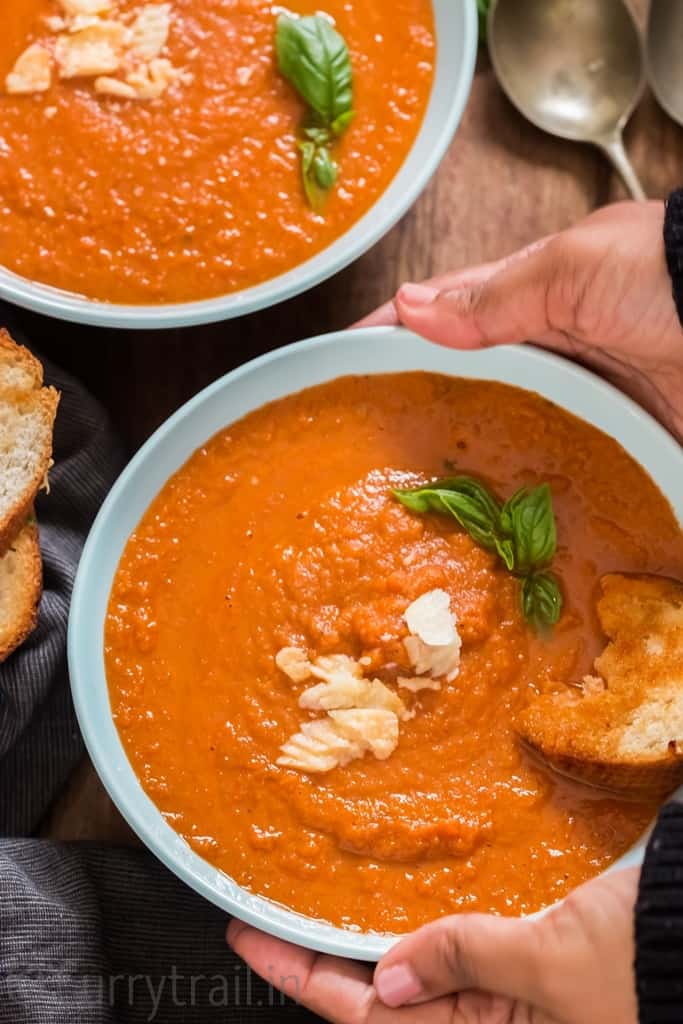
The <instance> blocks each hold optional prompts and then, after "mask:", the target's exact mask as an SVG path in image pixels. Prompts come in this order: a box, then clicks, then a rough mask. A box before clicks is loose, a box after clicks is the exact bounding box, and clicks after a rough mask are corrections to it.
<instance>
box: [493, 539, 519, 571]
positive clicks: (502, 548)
mask: <svg viewBox="0 0 683 1024" xmlns="http://www.w3.org/2000/svg"><path fill="white" fill-rule="evenodd" d="M496 551H497V552H498V554H499V556H500V557H501V558H502V560H503V561H504V562H505V568H506V569H507V570H508V571H509V572H512V571H513V570H514V568H515V546H514V544H513V543H512V541H511V540H510V538H509V537H506V538H502V539H501V538H500V537H497V538H496Z"/></svg>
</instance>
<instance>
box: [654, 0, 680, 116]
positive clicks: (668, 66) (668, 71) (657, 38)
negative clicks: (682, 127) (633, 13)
mask: <svg viewBox="0 0 683 1024" xmlns="http://www.w3.org/2000/svg"><path fill="white" fill-rule="evenodd" d="M682 39H683V4H682V3H681V2H680V0H652V3H651V5H650V17H649V20H648V26H647V44H646V45H647V71H648V78H649V79H650V85H651V86H652V91H653V93H654V94H655V96H656V97H657V99H658V101H659V103H660V104H661V105H662V106H663V107H664V109H665V110H666V112H667V114H668V115H669V116H670V117H673V119H674V121H678V123H679V124H683V61H681V40H682Z"/></svg>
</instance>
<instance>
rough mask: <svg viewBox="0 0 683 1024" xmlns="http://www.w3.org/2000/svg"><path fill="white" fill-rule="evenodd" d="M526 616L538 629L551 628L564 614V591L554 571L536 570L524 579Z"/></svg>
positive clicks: (523, 609)
mask: <svg viewBox="0 0 683 1024" xmlns="http://www.w3.org/2000/svg"><path fill="white" fill-rule="evenodd" d="M522 611H523V612H524V618H525V619H526V620H527V622H530V623H531V624H532V625H533V626H535V627H536V628H537V629H541V630H543V629H549V628H550V627H551V626H554V625H555V624H556V622H558V621H559V618H560V615H561V614H562V591H561V590H560V584H559V582H558V579H557V577H556V576H555V575H554V574H553V573H552V572H548V571H545V572H535V573H531V575H529V576H525V578H524V579H523V580H522Z"/></svg>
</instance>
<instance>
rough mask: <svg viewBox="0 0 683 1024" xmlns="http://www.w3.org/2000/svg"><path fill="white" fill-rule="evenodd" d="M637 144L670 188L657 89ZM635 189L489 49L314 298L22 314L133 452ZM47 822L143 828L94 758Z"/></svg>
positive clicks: (77, 832) (675, 145)
mask: <svg viewBox="0 0 683 1024" xmlns="http://www.w3.org/2000/svg"><path fill="white" fill-rule="evenodd" d="M639 7H640V10H641V13H642V10H643V4H642V3H640V4H639ZM627 144H628V147H629V149H630V152H631V154H632V156H633V160H634V163H635V165H636V168H637V170H638V171H639V173H640V174H641V176H642V180H643V183H644V185H645V188H646V190H647V191H648V193H649V194H650V195H652V196H660V197H661V196H665V195H666V194H667V193H668V191H669V190H670V189H672V188H673V187H675V186H676V185H678V184H680V183H681V182H682V180H683V131H682V130H681V129H680V128H679V127H678V126H677V125H675V124H674V123H673V122H672V121H670V120H669V119H668V118H667V117H666V115H665V114H664V113H663V112H662V111H661V110H659V108H658V107H657V106H656V104H655V102H654V100H653V99H652V97H651V96H649V95H647V96H646V97H645V98H644V100H643V102H642V103H641V105H640V107H639V109H638V111H637V112H636V114H635V116H634V118H633V120H632V123H631V125H630V126H629V130H628V133H627ZM624 195H625V194H624V190H623V188H622V186H621V184H620V183H619V182H618V181H617V180H616V179H615V176H614V175H613V174H612V172H611V170H610V168H609V166H608V165H607V163H606V161H605V160H604V158H603V157H602V156H601V155H600V154H599V153H598V152H597V151H595V150H594V149H592V148H590V147H588V146H581V145H574V144H571V143H566V142H562V141H559V140H557V139H553V138H550V137H549V136H547V135H544V134H543V133H542V132H540V131H538V130H536V129H535V128H533V127H532V126H530V125H528V124H527V123H526V122H525V121H524V120H523V119H522V118H521V117H520V116H519V115H518V114H517V113H516V112H515V111H514V110H513V109H512V107H511V106H510V105H509V104H508V103H507V101H506V100H505V98H504V97H503V95H502V94H501V92H500V90H499V89H498V87H497V85H496V83H495V80H494V77H493V75H492V72H491V69H490V65H489V63H488V60H487V59H486V57H485V56H481V57H480V61H479V67H478V70H477V75H476V78H475V84H474V88H473V91H472V96H471V99H470V102H469V105H468V108H467V111H466V113H465V117H464V119H463V123H462V125H461V128H460V130H459V132H458V135H457V136H456V139H455V142H454V144H453V146H452V148H451V150H450V151H449V153H448V155H447V157H446V159H445V160H444V162H443V164H442V166H441V168H440V170H439V172H438V174H437V175H436V176H435V178H434V180H433V182H432V184H431V185H430V187H429V188H428V189H427V191H426V192H425V193H424V195H423V196H422V198H421V199H420V200H419V201H418V203H417V204H416V205H415V207H414V208H413V210H412V211H411V212H410V213H409V215H408V216H407V217H406V218H404V220H403V221H402V222H401V223H400V224H399V225H398V226H397V227H396V228H394V230H393V231H391V232H390V233H389V234H388V235H387V236H386V238H385V239H383V240H382V241H381V242H380V243H379V244H377V245H376V246H375V247H374V248H373V249H372V251H371V252H369V253H367V254H366V255H365V256H363V257H362V258H361V259H359V260H358V261H357V262H356V263H355V264H354V265H353V266H352V267H350V268H348V269H347V270H345V271H344V272H342V273H340V274H338V275H337V276H336V277H334V278H333V279H331V280H330V281H327V282H325V283H324V284H322V285H320V286H319V287H318V288H315V289H314V290H313V291H311V292H309V293H308V294H307V295H304V296H300V297H299V298H296V299H293V300H292V301H290V302H288V303H286V304H284V305H282V306H280V307H278V308H277V309H276V310H267V311H264V312H262V313H257V314H254V315H253V316H249V317H245V318H243V319H241V320H238V321H231V322H227V323H223V324H218V325H214V326H208V327H203V328H198V329H195V330H191V331H180V330H177V331H163V332H160V333H154V334H144V333H140V332H131V333H127V334H124V333H122V332H114V331H98V330H94V329H92V328H84V327H75V326H69V325H63V324H55V323H54V322H51V321H48V320H45V319H43V318H40V317H37V316H32V315H29V314H26V315H25V316H24V317H23V319H24V322H25V327H26V331H27V333H28V335H29V336H30V337H32V338H33V339H34V340H35V342H36V343H37V344H38V345H40V346H42V348H43V349H44V351H45V352H46V353H47V354H49V355H50V356H51V357H52V358H54V359H56V360H57V361H59V362H61V363H62V364H63V365H65V366H68V367H69V368H70V369H72V370H73V371H74V372H76V373H77V374H78V375H79V376H80V377H81V378H82V379H84V380H85V381H86V382H87V383H88V385H89V386H90V388H91V389H92V391H93V392H94V393H95V394H97V395H98V396H99V397H100V398H101V400H102V401H103V402H104V404H105V405H106V406H107V407H108V409H109V411H110V412H111V415H112V417H113V419H114V421H115V423H116V424H117V426H118V428H119V430H120V432H121V434H122V436H123V437H124V438H125V441H126V443H127V445H128V448H129V450H130V451H131V452H133V451H134V450H135V449H136V448H137V447H138V446H139V445H140V444H141V443H142V441H144V439H145V438H146V437H147V436H148V435H149V434H150V432H151V431H152V430H153V429H154V428H155V427H156V426H158V425H159V423H161V422H162V421H163V420H164V419H165V418H166V417H167V416H168V415H169V414H170V413H171V412H173V411H174V410H175V409H176V408H177V407H178V405H180V404H181V403H182V402H183V401H185V400H186V399H187V398H189V397H190V396H191V395H193V394H194V393H195V392H196V391H198V390H199V389H200V388H201V387H203V386H204V385H206V384H208V383H209V382H210V381H212V380H214V379H215V378H216V377H218V376H220V375H221V374H223V373H225V372H227V371H228V370H230V369H232V368H233V367H235V366H237V365H239V364H240V363H242V362H244V361H245V360H247V359H249V358H252V357H253V356H255V355H258V354H260V353H262V352H266V351H269V350H271V349H273V348H276V347H278V346H280V345H283V344H286V343H288V342H290V341H293V340H295V339H297V338H300V337H303V336H306V335H313V334H317V333H321V332H324V331H331V330H336V329H340V328H343V327H345V326H346V325H348V324H349V323H352V322H353V321H355V320H356V319H358V318H359V317H360V316H362V315H363V314H364V313H366V312H368V311H369V310H371V309H372V308H374V307H375V306H377V305H379V304H380V303H381V302H383V301H384V300H385V299H387V298H388V297H390V296H391V295H392V294H393V292H394V291H395V289H396V288H397V286H398V285H399V283H400V282H402V281H404V280H406V279H420V278H423V277H427V276H430V275H432V274H435V273H439V272H443V271H445V270H447V269H450V268H455V267H460V266H465V265H467V264H471V263H476V262H480V261H482V260H487V259H493V258H496V257H499V256H501V255H503V254H505V253H507V252H511V251H513V250H514V249H516V248H518V247H519V246H522V245H524V244H526V243H528V242H530V241H532V240H533V239H534V238H537V237H539V236H541V235H545V234H548V233H549V232H553V231H559V230H561V229H562V228H564V227H566V226H567V225H569V224H571V223H572V222H573V221H575V220H576V219H578V218H579V217H581V216H583V215H585V214H586V213H587V212H588V211H590V210H591V209H593V208H594V207H596V206H599V205H601V204H603V203H605V202H609V201H611V200H614V199H621V198H624ZM44 831H45V834H48V835H51V836H54V837H57V838H61V839H69V838H102V839H105V838H107V839H112V840H116V841H119V840H123V841H127V840H129V839H130V836H131V834H130V832H129V830H128V829H127V827H126V826H125V824H124V823H123V822H122V820H121V818H120V817H119V815H118V814H117V812H116V811H115V810H114V808H113V807H112V805H111V802H110V801H109V798H108V797H107V795H106V794H105V792H104V790H103V789H102V787H101V786H100V784H99V782H98V781H97V778H96V776H95V775H94V772H93V770H92V768H91V766H90V765H89V763H88V762H87V761H85V762H84V764H83V765H82V766H81V768H80V769H79V771H78V772H77V773H76V776H75V778H74V780H73V783H72V785H71V786H70V788H69V789H68V791H67V792H66V793H65V795H64V797H63V798H62V800H61V801H60V802H59V804H58V806H57V807H56V808H55V809H54V812H53V814H52V815H51V816H50V819H49V821H48V822H46V825H45V830H44Z"/></svg>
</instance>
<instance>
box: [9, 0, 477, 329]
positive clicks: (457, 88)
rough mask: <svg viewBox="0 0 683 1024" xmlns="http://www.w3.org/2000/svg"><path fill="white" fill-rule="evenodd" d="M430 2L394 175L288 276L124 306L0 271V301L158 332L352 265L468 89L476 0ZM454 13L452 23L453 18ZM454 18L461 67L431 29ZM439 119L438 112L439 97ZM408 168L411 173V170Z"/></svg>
mask: <svg viewBox="0 0 683 1024" xmlns="http://www.w3.org/2000/svg"><path fill="white" fill-rule="evenodd" d="M452 4H453V0H432V5H433V8H434V15H435V19H436V22H437V62H436V70H435V75H434V83H433V86H432V92H431V95H430V99H429V103H428V105H427V110H426V112H425V115H424V117H423V120H422V123H421V125H420V129H419V131H418V134H417V135H416V137H415V140H414V141H413V144H412V146H411V148H410V150H409V152H408V154H407V155H406V157H405V160H404V161H403V163H402V165H401V167H400V168H399V170H398V171H397V173H396V175H395V176H394V178H393V179H392V181H391V182H390V183H389V185H388V186H387V188H386V189H385V190H384V192H382V193H381V194H380V195H379V196H378V197H377V199H376V200H375V202H374V203H373V204H372V206H371V207H370V208H369V209H368V210H367V211H366V212H365V213H364V214H363V216H362V217H360V218H359V219H358V220H357V221H355V222H354V223H353V224H352V225H351V227H350V228H349V229H348V230H347V231H345V232H344V233H343V234H342V235H340V236H339V237H338V238H336V239H335V240H334V241H333V242H331V243H330V245H328V246H326V247H325V248H324V249H322V250H320V252H317V253H315V254H314V255H312V256H310V257H309V258H308V259H306V260H304V262H302V263H298V264H297V265H296V266H294V267H292V268H290V269H289V270H288V271H286V272H284V273H281V274H278V275H276V276H275V277H272V278H269V279H268V280H266V281H263V282H261V283H260V284H257V285H253V286H251V287H249V288H244V289H241V290H239V291H236V292H228V293H226V294H223V295H219V296H215V297H213V298H209V299H200V300H197V301H191V302H179V303H160V304H159V305H146V304H144V303H143V304H139V305H137V304H136V305H130V304H125V303H107V302H103V301H101V300H98V299H90V298H88V297H87V296H83V295H78V294H77V293H75V292H68V291H64V290H62V289H59V288H55V287H53V286H51V285H47V284H42V283H41V282H37V281H32V280H30V279H29V278H25V277H22V276H20V275H18V274H16V273H14V272H13V271H11V270H8V269H7V268H5V267H2V266H0V299H4V300H6V301H8V302H11V303H14V304H15V305H18V306H21V307H23V308H24V309H29V310H32V311H33V312H36V313H42V314H45V315H47V316H51V317H55V318H56V319H59V320H67V321H69V322H72V323H78V324H89V325H91V326H96V327H118V328H128V329H132V330H161V329H165V328H171V327H190V326H193V327H194V326H199V325H200V324H207V323H214V322H216V321H219V320H227V319H232V318H234V317H238V316H245V315H247V314H248V313H254V312H256V311H257V310H259V309H265V308H269V307H271V306H274V305H276V304H278V303H280V302H285V301H287V300H288V299H291V298H294V297H295V296H296V295H300V294H301V293H302V292H305V291H308V290H310V289H311V288H313V287H315V286H316V285H318V284H320V283H321V282H322V281H324V280H326V279H327V278H329V277H332V276H333V275H334V274H337V273H338V272H339V271H341V270H343V269H344V268H345V267H347V266H349V264H351V263H353V262H354V261H355V260H357V259H358V258H359V257H360V256H362V255H363V254H364V253H366V252H367V251H368V250H369V249H370V248H371V247H372V246H373V245H375V244H376V243H377V242H378V241H379V240H380V239H381V238H383V237H384V235H385V234H387V232H389V231H390V230H391V228H392V227H394V225H395V224H396V223H397V222H398V221H399V220H400V219H401V217H403V216H404V214H405V213H406V212H407V211H408V210H409V209H410V207H411V206H412V205H413V204H414V203H415V201H416V200H417V198H418V196H419V195H420V194H421V192H422V191H423V190H424V189H425V188H426V186H427V184H428V183H429V181H430V179H431V178H432V176H433V174H434V173H435V171H436V170H437V168H438V166H439V164H440V163H441V160H442V159H443V157H444V155H445V153H446V151H447V149H448V147H449V146H450V144H451V142H452V140H453V138H454V136H455V133H456V130H457V128H458V125H459V123H460V121H461V119H462V115H463V112H464V109H465V105H466V103H467V100H468V98H469V94H470V90H471V87H472V79H473V76H474V69H475V64H476V59H477V46H478V37H479V28H478V17H477V10H476V0H456V5H457V6H455V10H453V9H452V7H451V5H452ZM458 9H459V10H460V15H459V16H458V14H457V13H456V12H457V10H458ZM439 17H441V18H446V17H448V18H453V19H456V18H458V17H459V20H460V25H459V31H460V34H461V37H462V53H463V59H462V61H461V62H460V63H459V64H458V65H457V66H454V65H453V63H452V62H450V61H449V60H448V47H447V43H448V40H444V39H442V38H440V37H439V34H438V21H439ZM450 90H452V95H451V96H450V99H449V101H448V108H447V116H446V117H444V118H442V117H441V115H442V113H443V110H442V109H441V108H442V106H443V103H444V100H445V97H446V95H447V94H448V93H450ZM413 165H414V166H413Z"/></svg>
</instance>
